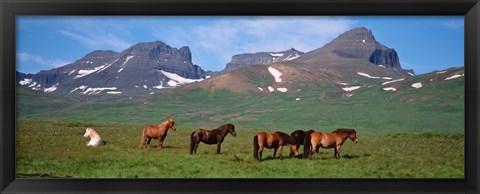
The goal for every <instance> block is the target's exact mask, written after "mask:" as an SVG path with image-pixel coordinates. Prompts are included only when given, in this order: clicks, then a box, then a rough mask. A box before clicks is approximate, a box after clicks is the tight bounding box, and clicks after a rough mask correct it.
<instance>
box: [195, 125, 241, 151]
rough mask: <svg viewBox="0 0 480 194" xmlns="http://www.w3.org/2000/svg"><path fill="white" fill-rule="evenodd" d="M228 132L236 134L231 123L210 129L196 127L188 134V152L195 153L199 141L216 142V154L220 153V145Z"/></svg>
mask: <svg viewBox="0 0 480 194" xmlns="http://www.w3.org/2000/svg"><path fill="white" fill-rule="evenodd" d="M228 133H230V134H232V135H233V137H235V136H237V133H235V126H234V125H233V124H225V125H222V126H220V127H218V128H216V129H212V130H205V129H197V130H195V131H193V133H192V135H190V154H194V153H195V154H196V153H197V148H198V145H199V144H200V142H203V143H206V144H217V154H220V146H221V145H222V142H223V140H224V139H225V136H227V134H228Z"/></svg>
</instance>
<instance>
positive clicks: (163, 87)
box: [153, 82, 168, 89]
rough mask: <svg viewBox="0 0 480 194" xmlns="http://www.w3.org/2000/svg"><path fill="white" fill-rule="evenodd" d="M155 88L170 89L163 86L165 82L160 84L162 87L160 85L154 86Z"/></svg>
mask: <svg viewBox="0 0 480 194" xmlns="http://www.w3.org/2000/svg"><path fill="white" fill-rule="evenodd" d="M153 88H156V89H163V88H168V87H164V86H163V82H160V85H158V86H153Z"/></svg>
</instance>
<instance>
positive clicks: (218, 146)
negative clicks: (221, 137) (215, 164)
mask: <svg viewBox="0 0 480 194" xmlns="http://www.w3.org/2000/svg"><path fill="white" fill-rule="evenodd" d="M221 145H222V143H217V154H220V146H221Z"/></svg>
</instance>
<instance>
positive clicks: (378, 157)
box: [17, 119, 464, 178]
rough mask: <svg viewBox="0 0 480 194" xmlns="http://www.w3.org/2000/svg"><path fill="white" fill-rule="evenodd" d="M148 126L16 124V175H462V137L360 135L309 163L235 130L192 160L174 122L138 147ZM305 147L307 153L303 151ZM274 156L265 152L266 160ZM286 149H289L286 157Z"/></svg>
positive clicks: (185, 136)
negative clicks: (93, 138)
mask: <svg viewBox="0 0 480 194" xmlns="http://www.w3.org/2000/svg"><path fill="white" fill-rule="evenodd" d="M86 127H93V128H94V129H95V130H96V131H97V132H99V133H100V135H101V136H102V137H103V138H104V139H105V140H106V141H107V145H106V146H100V147H96V148H92V147H87V146H86V144H87V143H88V141H89V138H83V133H84V132H85V128H86ZM142 129H143V125H136V124H118V123H108V122H79V121H67V120H64V121H45V120H31V119H18V120H17V134H18V135H17V174H18V177H53V178H55V177H75V178H77V177H81V178H167V177H168V178H187V177H188V178H216V177H221V178H260V177H263V178H285V177H290V178H294V177H298V178H305V177H312V178H463V176H464V173H463V172H464V165H463V164H464V162H463V161H464V138H463V135H462V134H457V133H450V134H438V133H429V132H422V133H395V134H384V135H373V134H362V133H359V134H358V138H359V143H357V144H354V143H353V142H351V141H350V140H347V141H346V143H345V144H344V146H343V147H342V151H341V156H342V158H341V159H338V160H337V159H334V158H333V150H332V149H321V153H320V154H315V155H314V157H313V159H312V160H306V159H297V158H288V157H287V158H285V159H283V160H279V159H273V160H272V159H267V160H265V161H262V162H258V161H256V160H254V158H253V153H252V138H253V136H254V135H255V133H256V130H252V129H246V128H238V127H237V129H236V131H237V136H236V137H232V136H231V135H228V136H227V137H226V139H225V142H224V143H223V144H222V152H221V154H219V155H217V154H215V149H216V146H215V145H206V144H201V145H200V146H199V148H198V154H197V155H193V156H192V155H190V154H189V153H188V152H189V142H190V139H189V138H190V133H191V132H192V131H193V129H192V128H185V127H184V126H183V125H182V124H180V123H179V124H178V125H177V130H176V131H170V132H169V133H168V136H167V138H166V140H165V142H164V146H165V148H163V149H162V150H157V149H156V145H157V141H155V140H152V142H151V145H152V148H151V149H150V150H143V149H140V148H139V143H140V137H141V133H142ZM302 150H303V148H302ZM272 153H273V151H272V150H269V149H266V150H265V151H264V154H263V155H264V158H265V157H271V156H272ZM288 154H289V149H288V147H284V151H283V155H284V156H288Z"/></svg>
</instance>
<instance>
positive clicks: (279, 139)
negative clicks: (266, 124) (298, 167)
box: [253, 131, 298, 161]
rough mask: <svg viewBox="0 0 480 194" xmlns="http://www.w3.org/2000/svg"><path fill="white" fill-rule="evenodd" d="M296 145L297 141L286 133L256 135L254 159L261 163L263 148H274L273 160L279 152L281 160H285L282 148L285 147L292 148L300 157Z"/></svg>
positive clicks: (254, 139)
mask: <svg viewBox="0 0 480 194" xmlns="http://www.w3.org/2000/svg"><path fill="white" fill-rule="evenodd" d="M296 144H297V142H296V141H295V138H293V137H291V136H289V135H288V134H286V133H282V132H279V131H277V132H275V133H267V132H259V133H257V135H255V137H253V157H254V158H255V159H257V160H259V161H261V160H262V152H263V148H269V149H272V148H273V149H274V150H273V158H275V154H276V153H277V150H278V151H279V152H280V156H279V158H280V159H283V156H282V147H283V146H284V145H288V146H290V148H291V149H292V150H293V151H294V152H295V156H298V150H296V147H295V145H296Z"/></svg>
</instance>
